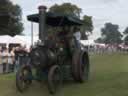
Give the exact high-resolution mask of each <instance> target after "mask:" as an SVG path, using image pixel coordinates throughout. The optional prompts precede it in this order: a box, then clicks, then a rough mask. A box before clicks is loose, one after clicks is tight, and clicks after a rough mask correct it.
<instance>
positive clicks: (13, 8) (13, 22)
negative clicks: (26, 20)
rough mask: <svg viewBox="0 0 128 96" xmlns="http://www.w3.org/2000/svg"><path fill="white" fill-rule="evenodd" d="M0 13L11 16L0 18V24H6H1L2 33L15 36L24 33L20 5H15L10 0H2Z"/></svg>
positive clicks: (0, 33)
mask: <svg viewBox="0 0 128 96" xmlns="http://www.w3.org/2000/svg"><path fill="white" fill-rule="evenodd" d="M0 13H1V14H3V13H5V14H8V16H9V17H8V18H5V19H2V20H1V19H0V25H3V26H4V27H3V26H0V35H11V36H14V35H16V34H21V33H22V31H23V24H22V21H21V20H22V17H21V15H22V10H21V8H20V6H19V5H14V4H13V3H12V2H11V1H10V0H0ZM3 17H4V16H3ZM0 18H2V16H1V17H0Z"/></svg>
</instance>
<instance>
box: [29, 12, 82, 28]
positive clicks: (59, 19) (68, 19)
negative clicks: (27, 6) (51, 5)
mask: <svg viewBox="0 0 128 96" xmlns="http://www.w3.org/2000/svg"><path fill="white" fill-rule="evenodd" d="M27 19H28V20H29V21H32V22H36V23H38V22H39V14H33V15H29V16H27ZM46 24H48V25H50V26H74V25H82V24H83V22H82V20H80V19H79V18H77V17H76V16H73V15H64V14H56V13H51V12H47V13H46Z"/></svg>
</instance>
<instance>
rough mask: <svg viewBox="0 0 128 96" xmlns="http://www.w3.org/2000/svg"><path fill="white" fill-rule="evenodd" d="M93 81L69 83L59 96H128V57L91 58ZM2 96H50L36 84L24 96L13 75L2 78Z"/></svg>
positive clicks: (91, 78)
mask: <svg viewBox="0 0 128 96" xmlns="http://www.w3.org/2000/svg"><path fill="white" fill-rule="evenodd" d="M90 61H91V62H90V65H91V72H90V79H89V81H88V82H86V83H84V84H78V83H77V84H76V83H73V82H72V83H68V84H64V86H63V88H61V90H59V91H58V92H57V94H56V95H55V96H128V55H121V54H111V55H95V56H90ZM0 96H50V94H49V93H48V90H47V86H46V85H44V84H38V83H34V84H33V85H32V86H31V88H30V89H28V90H26V92H25V93H23V94H21V93H19V92H17V91H16V88H15V79H14V76H13V75H12V74H10V75H0Z"/></svg>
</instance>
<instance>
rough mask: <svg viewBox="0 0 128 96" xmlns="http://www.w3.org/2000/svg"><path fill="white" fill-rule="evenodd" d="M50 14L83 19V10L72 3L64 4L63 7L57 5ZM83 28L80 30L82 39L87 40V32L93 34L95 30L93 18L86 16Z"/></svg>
mask: <svg viewBox="0 0 128 96" xmlns="http://www.w3.org/2000/svg"><path fill="white" fill-rule="evenodd" d="M49 11H50V12H56V13H60V14H66V15H74V16H77V17H78V18H80V17H81V13H82V9H81V8H79V7H78V6H77V5H74V4H71V3H63V4H61V5H58V4H55V5H53V6H52V7H51V8H50V9H49ZM82 20H83V23H84V24H83V26H82V27H81V28H80V29H81V30H80V31H81V34H82V37H81V39H87V35H86V34H85V33H86V32H92V30H93V23H92V17H91V16H87V15H84V16H83V18H82Z"/></svg>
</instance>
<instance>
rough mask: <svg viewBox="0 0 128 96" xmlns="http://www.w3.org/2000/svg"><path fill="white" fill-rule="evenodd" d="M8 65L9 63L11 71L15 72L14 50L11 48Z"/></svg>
mask: <svg viewBox="0 0 128 96" xmlns="http://www.w3.org/2000/svg"><path fill="white" fill-rule="evenodd" d="M8 65H9V72H13V70H14V52H13V50H9V52H8Z"/></svg>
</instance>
